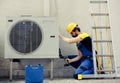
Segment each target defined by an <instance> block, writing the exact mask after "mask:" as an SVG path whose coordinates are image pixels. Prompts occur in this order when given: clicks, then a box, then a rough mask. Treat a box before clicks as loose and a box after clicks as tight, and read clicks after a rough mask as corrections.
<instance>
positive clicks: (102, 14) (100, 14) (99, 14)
mask: <svg viewBox="0 0 120 83" xmlns="http://www.w3.org/2000/svg"><path fill="white" fill-rule="evenodd" d="M108 15H109V14H108V13H91V16H108Z"/></svg>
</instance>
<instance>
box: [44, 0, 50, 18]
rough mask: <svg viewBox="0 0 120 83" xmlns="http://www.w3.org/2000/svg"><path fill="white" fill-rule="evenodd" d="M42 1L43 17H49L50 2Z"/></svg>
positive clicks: (48, 0) (47, 0)
mask: <svg viewBox="0 0 120 83" xmlns="http://www.w3.org/2000/svg"><path fill="white" fill-rule="evenodd" d="M43 1H44V16H50V0H43Z"/></svg>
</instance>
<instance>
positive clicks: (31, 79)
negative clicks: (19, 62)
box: [25, 65, 44, 83]
mask: <svg viewBox="0 0 120 83" xmlns="http://www.w3.org/2000/svg"><path fill="white" fill-rule="evenodd" d="M43 79H44V74H43V66H42V65H26V66H25V83H42V82H43Z"/></svg>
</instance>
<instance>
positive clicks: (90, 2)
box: [90, 1, 107, 3]
mask: <svg viewBox="0 0 120 83" xmlns="http://www.w3.org/2000/svg"><path fill="white" fill-rule="evenodd" d="M90 3H107V1H90Z"/></svg>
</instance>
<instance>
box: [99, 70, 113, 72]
mask: <svg viewBox="0 0 120 83" xmlns="http://www.w3.org/2000/svg"><path fill="white" fill-rule="evenodd" d="M97 72H115V70H97Z"/></svg>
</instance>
